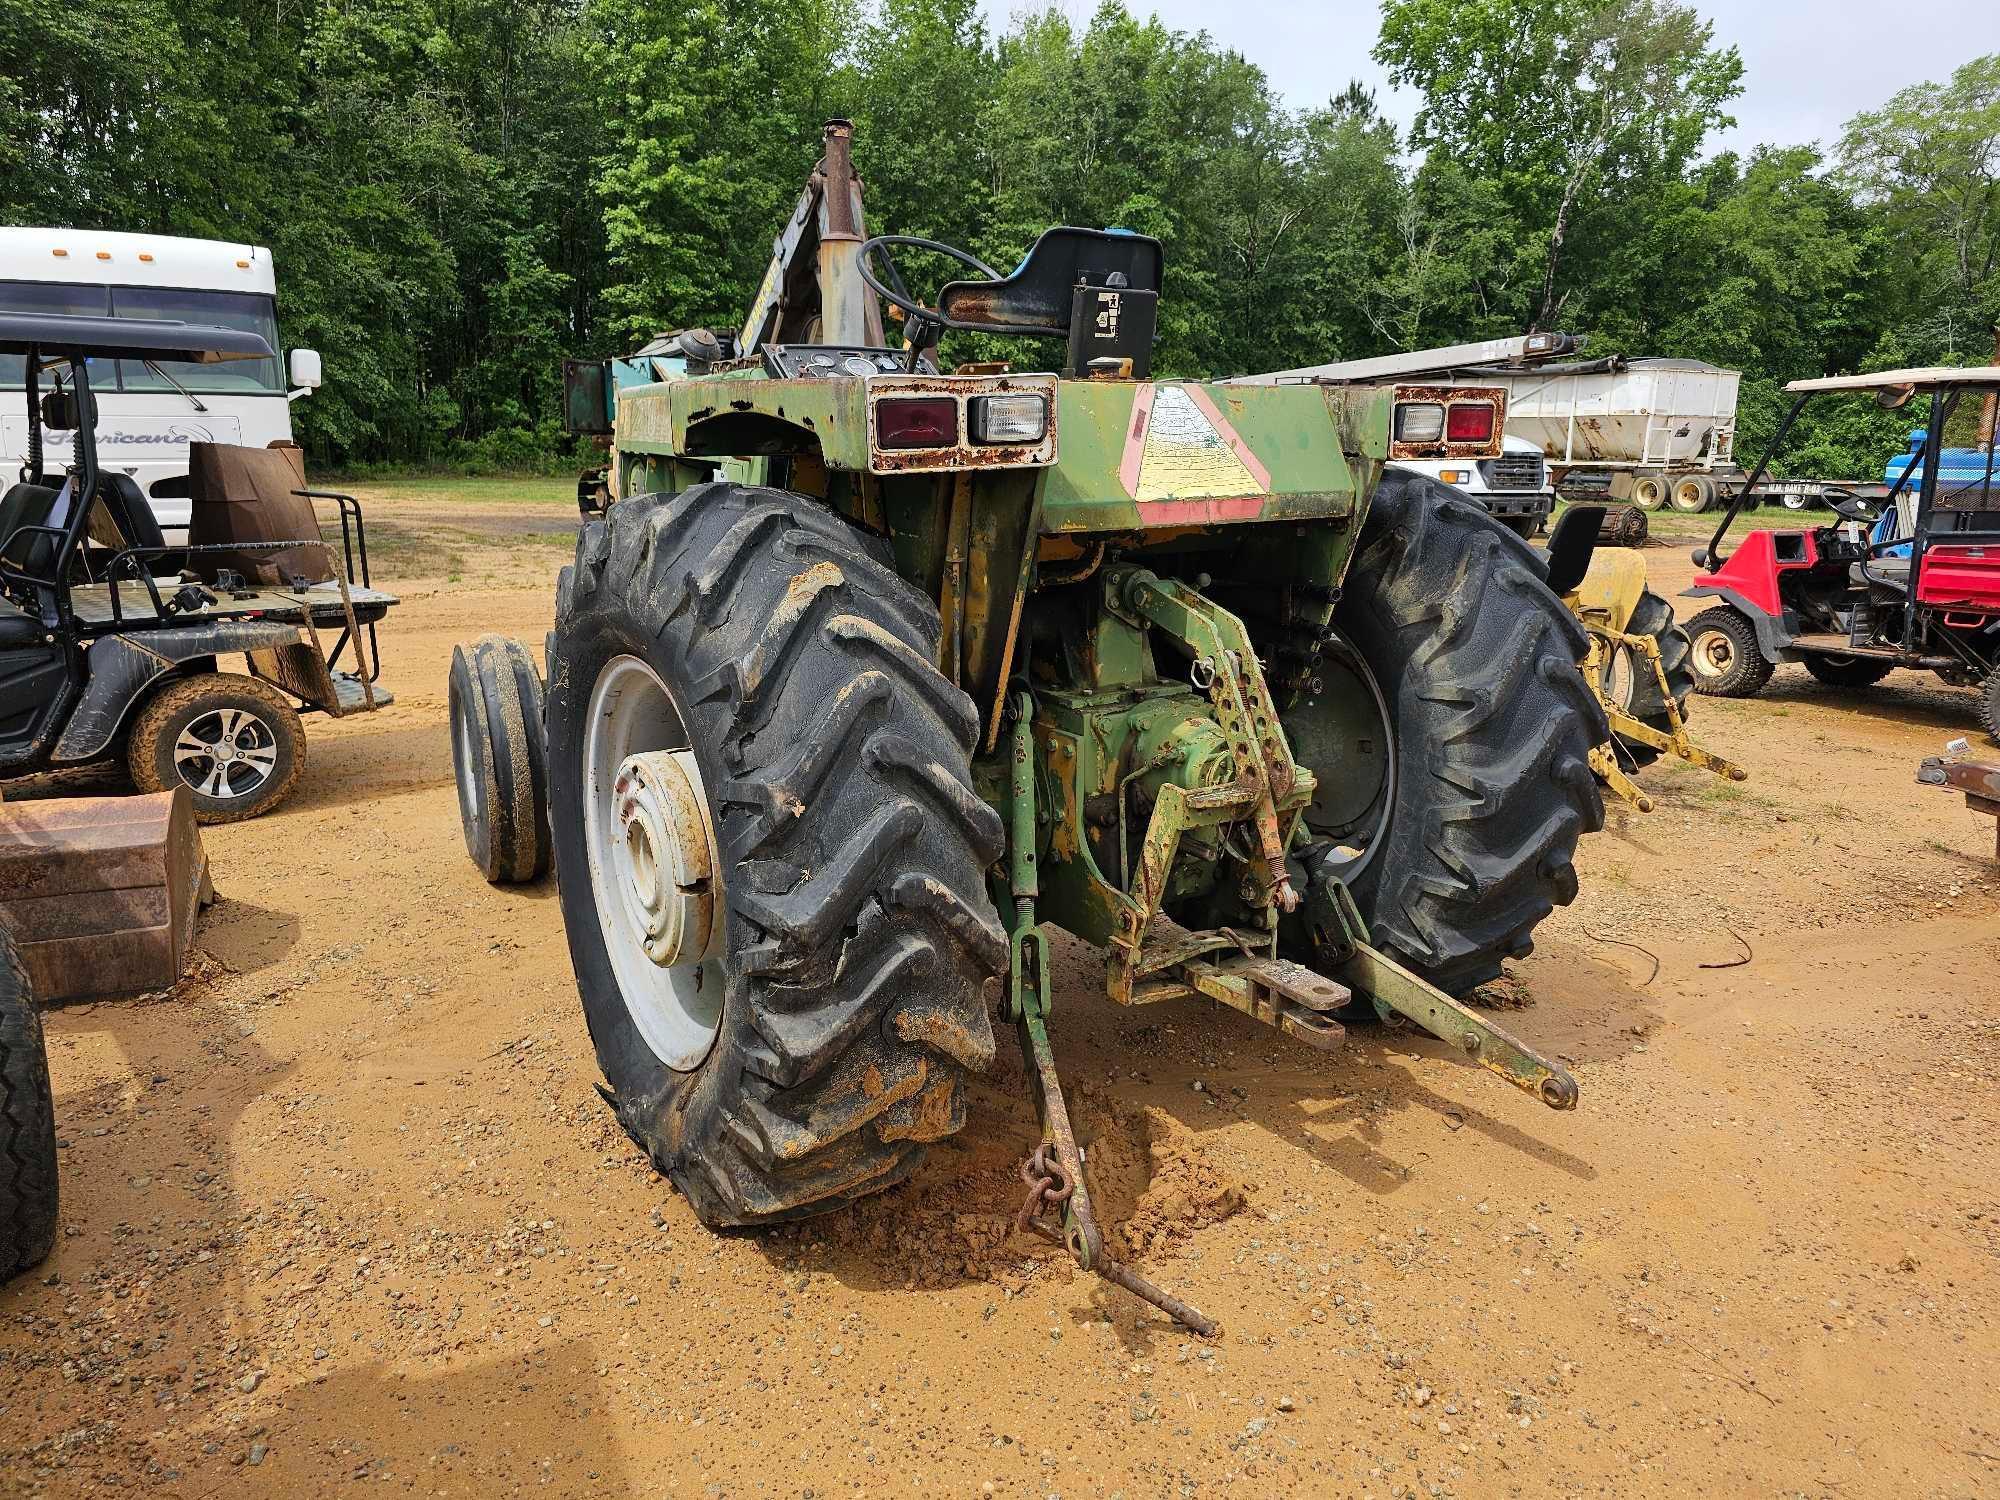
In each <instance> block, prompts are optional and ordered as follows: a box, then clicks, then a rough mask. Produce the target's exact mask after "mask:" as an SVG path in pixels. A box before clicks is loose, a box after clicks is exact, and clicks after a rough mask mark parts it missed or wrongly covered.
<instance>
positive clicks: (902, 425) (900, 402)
mask: <svg viewBox="0 0 2000 1500" xmlns="http://www.w3.org/2000/svg"><path fill="white" fill-rule="evenodd" d="M957 442H958V403H957V402H956V401H954V400H952V399H951V397H949V396H903V397H896V396H891V397H885V398H884V399H883V400H880V401H877V402H876V403H875V445H876V446H877V447H879V448H950V447H952V446H954V445H955V444H956V443H957Z"/></svg>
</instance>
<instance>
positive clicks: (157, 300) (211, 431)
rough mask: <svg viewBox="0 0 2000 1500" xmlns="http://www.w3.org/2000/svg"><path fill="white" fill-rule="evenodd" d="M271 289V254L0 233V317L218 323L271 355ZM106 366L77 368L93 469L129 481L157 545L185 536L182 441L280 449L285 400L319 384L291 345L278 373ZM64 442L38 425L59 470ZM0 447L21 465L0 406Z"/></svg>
mask: <svg viewBox="0 0 2000 1500" xmlns="http://www.w3.org/2000/svg"><path fill="white" fill-rule="evenodd" d="M277 290H278V289H277V281H276V278H275V276H274V274H273V272H272V267H271V252H270V251H269V250H266V249H264V248H263V247H261V246H258V245H241V244H233V243H230V242H228V241H224V240H195V239H178V238H175V237H173V236H171V235H155V234H115V233H110V232H107V231H102V230H94V229H33V228H0V310H4V311H8V312H37V313H57V314H64V315H68V316H73V317H99V318H102V317H120V318H164V319H170V320H173V321H176V322H182V323H208V324H219V325H220V326H222V327H225V328H247V329H250V330H251V331H253V332H255V333H258V334H261V335H262V336H263V338H264V341H265V342H266V343H268V344H269V345H270V346H271V348H272V349H273V350H276V349H278V348H279V347H280V345H279V343H278V311H277ZM114 363H115V366H116V368H115V369H112V370H106V371H97V370H93V371H92V373H91V384H92V389H93V391H94V393H95V395H96V397H97V446H98V454H99V458H100V462H102V463H103V465H104V466H105V467H106V468H112V469H117V470H120V471H122V472H123V473H126V474H129V475H131V476H132V478H133V480H134V481H135V482H136V483H137V484H138V486H139V488H140V490H141V491H142V492H143V493H144V494H145V496H146V498H147V500H148V502H149V503H150V504H151V505H152V508H153V513H154V515H155V516H157V517H158V519H159V523H160V529H161V531H163V532H164V533H165V534H166V539H167V541H168V542H169V543H180V542H184V541H185V540H186V539H187V524H188V514H189V510H190V502H189V499H188V477H187V475H188V444H189V443H190V442H213V443H235V444H240V445H242V446H244V447H251V448H262V447H265V446H267V445H269V444H270V443H273V442H277V441H284V440H289V439H290V438H291V436H292V419H291V403H292V402H294V401H296V400H298V399H299V397H301V396H304V395H306V394H307V393H308V392H310V391H312V390H313V389H315V388H316V387H317V386H318V385H319V383H320V358H319V355H318V354H317V353H315V352H314V351H313V350H311V349H294V350H292V352H291V358H290V360H289V361H288V362H287V364H286V366H285V367H284V368H283V369H281V368H280V365H279V361H278V360H277V359H276V358H275V357H274V358H271V359H253V360H233V361H230V362H228V363H225V364H212V365H202V364H182V363H180V362H177V361H174V360H159V361H151V360H148V361H146V362H145V363H143V364H141V363H138V362H136V361H133V360H123V359H121V360H117V361H115V362H114ZM287 375H289V377H290V378H289V381H288V380H287V379H286V376H287ZM21 385H22V378H21V360H20V357H19V356H18V355H0V391H4V390H8V389H13V390H19V389H20V388H21ZM72 436H73V435H72V434H71V433H68V432H63V431H57V430H54V429H44V431H43V434H42V442H43V448H44V451H45V452H46V453H47V454H48V455H49V461H50V462H51V463H55V464H59V463H60V462H61V455H62V454H63V453H64V452H65V451H66V450H67V449H68V447H69V445H70V442H71V439H72ZM0 449H4V453H5V455H7V456H8V458H9V459H11V462H12V463H13V464H15V465H19V464H20V463H22V462H24V461H25V460H26V456H27V452H28V427H27V417H26V415H25V413H24V412H23V411H21V410H5V411H0Z"/></svg>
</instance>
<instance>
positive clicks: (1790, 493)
mask: <svg viewBox="0 0 2000 1500" xmlns="http://www.w3.org/2000/svg"><path fill="white" fill-rule="evenodd" d="M1778 503H1779V504H1780V505H1782V506H1784V507H1785V509H1786V510H1810V509H1811V508H1812V497H1811V496H1810V495H1806V494H1803V493H1801V492H1799V491H1797V490H1785V491H1783V492H1781V493H1780V494H1779V496H1778Z"/></svg>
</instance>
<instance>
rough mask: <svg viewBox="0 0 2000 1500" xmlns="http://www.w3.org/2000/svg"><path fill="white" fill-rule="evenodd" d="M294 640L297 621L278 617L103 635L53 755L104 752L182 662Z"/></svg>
mask: <svg viewBox="0 0 2000 1500" xmlns="http://www.w3.org/2000/svg"><path fill="white" fill-rule="evenodd" d="M298 638H299V630H298V627H297V626H296V625H286V624H283V623H281V622H280V621H277V620H215V621H212V622H209V623H206V624H201V625H183V626H178V627H176V628H173V629H168V630H145V631H135V632H134V633H132V634H130V635H107V636H104V637H103V638H101V639H100V640H97V641H95V642H93V643H92V644H91V647H90V649H89V650H88V651H86V652H85V653H84V665H85V669H86V672H87V676H88V680H87V681H86V682H85V683H84V687H83V696H82V697H81V698H80V699H78V701H77V705H76V712H75V713H73V714H71V715H70V719H69V723H68V724H66V725H64V726H63V732H62V737H61V738H60V739H58V740H57V741H56V748H55V754H54V756H53V757H52V759H54V760H56V761H79V760H89V759H91V758H93V757H94V756H98V755H102V754H104V753H105V752H106V751H107V750H109V749H110V748H111V746H112V744H113V743H114V742H115V741H116V740H117V738H118V732H119V730H120V729H122V728H123V727H124V724H125V720H126V718H127V717H128V716H129V715H130V714H131V712H132V706H133V705H134V704H136V703H137V702H138V701H139V699H140V698H142V697H143V696H145V692H146V689H147V687H148V686H149V685H151V684H152V682H153V681H154V680H155V679H157V678H160V677H165V676H167V675H168V674H170V673H172V672H173V671H174V670H175V668H177V667H179V666H180V665H181V663H183V662H188V661H194V660H197V659H199V658H201V657H205V656H229V655H234V654H235V653H237V652H239V651H241V652H249V651H263V650H267V649H269V648H271V647H273V646H289V645H291V644H293V643H294V642H296V641H297V640H298Z"/></svg>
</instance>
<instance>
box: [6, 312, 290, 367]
mask: <svg viewBox="0 0 2000 1500" xmlns="http://www.w3.org/2000/svg"><path fill="white" fill-rule="evenodd" d="M30 348H39V349H40V350H41V351H42V353H44V354H82V355H88V356H90V357H91V358H94V359H178V360H187V361H189V362H191V363H194V364H202V365H213V364H220V363H222V362H223V361H225V360H231V359H269V358H271V354H272V351H271V346H270V345H269V344H267V343H265V342H264V339H263V336H262V335H261V334H255V333H252V332H251V331H250V330H249V329H247V328H217V327H213V326H211V325H209V324H206V323H175V322H171V321H168V320H167V319H164V318H76V317H67V316H64V315H61V314H58V313H22V312H0V354H26V353H27V352H28V350H29V349H30Z"/></svg>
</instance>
